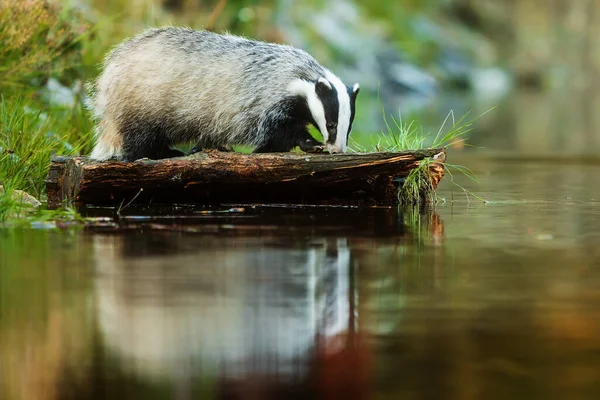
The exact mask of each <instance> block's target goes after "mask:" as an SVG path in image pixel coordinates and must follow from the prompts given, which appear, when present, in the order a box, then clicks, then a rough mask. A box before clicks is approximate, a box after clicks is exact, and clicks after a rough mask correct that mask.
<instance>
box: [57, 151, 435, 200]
mask: <svg viewBox="0 0 600 400" xmlns="http://www.w3.org/2000/svg"><path fill="white" fill-rule="evenodd" d="M445 157H446V153H445V150H444V149H428V150H418V151H405V152H398V153H347V154H336V155H329V154H299V153H277V154H242V153H233V152H231V153H228V152H219V151H206V152H200V153H196V154H193V155H190V156H187V157H178V158H171V159H164V160H148V159H143V160H138V161H135V162H117V161H106V162H95V161H91V160H89V159H88V158H87V157H75V158H71V157H59V156H55V157H53V158H52V162H51V165H50V169H49V172H48V178H47V180H46V188H47V194H48V207H49V208H51V209H54V208H58V207H60V206H61V205H63V204H66V203H68V204H75V205H76V206H89V205H93V206H111V205H112V206H118V205H122V204H154V205H158V204H190V203H192V204H201V205H212V204H224V203H237V204H253V203H285V204H337V205H339V204H343V205H352V204H354V205H355V204H359V205H360V204H372V205H391V204H395V203H397V201H398V198H397V190H398V184H399V182H400V181H401V179H399V178H403V177H406V176H407V175H408V174H409V172H410V171H411V170H412V169H414V168H416V167H417V166H418V163H419V161H420V160H423V159H424V158H435V159H436V160H437V161H439V162H443V161H444V160H445ZM430 168H431V173H432V179H433V181H434V184H435V185H436V186H437V183H438V182H439V180H440V179H441V178H442V176H443V168H440V164H439V163H437V162H436V163H433V164H431V166H430Z"/></svg>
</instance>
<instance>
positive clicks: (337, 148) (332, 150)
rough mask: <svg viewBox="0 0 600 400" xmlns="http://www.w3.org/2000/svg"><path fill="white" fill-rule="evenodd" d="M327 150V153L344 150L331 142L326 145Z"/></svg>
mask: <svg viewBox="0 0 600 400" xmlns="http://www.w3.org/2000/svg"><path fill="white" fill-rule="evenodd" d="M327 151H328V152H329V154H338V153H343V152H344V150H342V149H341V148H340V147H339V146H336V145H332V144H328V145H327Z"/></svg>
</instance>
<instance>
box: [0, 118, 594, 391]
mask: <svg viewBox="0 0 600 400" xmlns="http://www.w3.org/2000/svg"><path fill="white" fill-rule="evenodd" d="M505 115H511V114H505ZM523 118H524V117H523ZM517 125H518V124H517ZM531 131H532V132H537V131H536V130H533V129H532V130H531ZM577 132H580V133H577ZM577 132H575V133H574V134H575V135H583V136H584V137H585V136H586V135H590V134H589V130H585V129H582V130H580V131H579V130H578V131H577ZM532 134H537V133H532ZM523 135H527V134H526V133H523ZM540 135H541V134H540ZM483 137H485V135H484V136H483ZM492 137H494V140H497V137H498V136H497V135H496V136H492ZM508 137H510V135H509V136H508ZM540 137H541V136H540ZM576 139H577V138H576ZM523 140H525V142H527V140H526V139H523ZM531 140H533V139H531ZM484 141H485V140H484ZM583 143H585V141H584V142H583ZM588 143H590V142H588ZM484 144H485V143H484ZM526 147H527V146H526ZM560 147H561V145H560V143H558V144H557V145H548V146H547V148H546V149H545V150H548V151H545V152H544V154H541V153H539V152H538V153H537V155H536V154H533V153H528V152H526V151H522V150H523V149H521V148H520V147H519V145H518V144H517V142H514V141H513V142H510V141H509V142H503V145H502V146H500V145H498V146H495V147H494V148H493V150H494V151H492V149H480V150H472V151H461V150H459V149H455V150H454V151H453V150H451V151H450V157H451V161H452V162H456V163H459V164H463V165H468V166H469V167H471V168H472V169H473V170H474V172H475V173H476V174H477V176H478V177H479V179H480V181H481V183H480V184H479V185H475V184H473V183H470V182H469V181H467V180H465V179H464V178H457V180H458V183H460V184H461V185H464V186H465V187H466V188H468V189H469V190H471V191H473V192H474V193H475V194H476V195H478V196H480V197H482V198H484V199H485V200H487V201H486V203H485V204H484V203H482V202H481V201H478V200H477V199H475V198H471V201H470V202H468V201H467V199H466V197H465V194H464V193H463V192H462V191H461V190H460V189H459V188H458V187H456V186H453V185H452V184H451V183H450V181H449V179H448V177H447V178H446V179H445V181H444V184H443V187H442V188H441V189H440V191H439V195H440V196H441V197H442V198H443V199H445V202H442V203H440V204H439V205H438V207H437V208H436V209H435V210H429V211H427V210H420V211H419V210H411V209H401V210H396V209H376V210H343V209H307V210H301V209H292V210H282V209H269V208H266V209H264V208H257V209H252V208H246V209H245V210H243V211H242V210H236V211H237V212H231V213H219V214H206V213H199V212H196V211H195V210H190V209H179V210H176V211H177V212H178V213H179V214H180V215H185V216H186V218H180V217H178V218H174V217H172V214H173V212H174V210H166V211H165V212H163V213H162V214H163V215H161V216H155V217H153V218H150V217H149V216H148V215H147V213H145V212H144V210H143V209H138V210H133V209H130V210H125V212H124V214H125V218H124V219H123V220H122V221H121V223H120V224H119V228H118V229H113V228H114V227H111V226H106V227H97V228H95V229H88V230H75V231H74V230H57V231H52V230H4V231H0V398H2V399H9V400H12V399H19V400H20V399H40V400H44V399H61V400H63V399H65V400H66V399H115V398H123V399H125V398H127V399H192V398H193V399H198V398H202V399H212V398H215V399H221V398H240V399H280V398H284V396H289V397H291V398H324V399H333V398H344V399H367V398H381V399H397V398H403V399H412V398H415V399H416V398H419V399H420V398H433V399H446V398H448V399H471V398H472V399H480V398H497V399H507V398H514V399H530V398H534V397H537V398H544V399H549V398H560V399H564V398H570V399H588V398H589V399H592V398H594V399H595V398H597V397H598V395H599V394H600V336H599V335H598V332H600V291H599V290H598V287H600V272H599V269H598V266H599V265H600V247H599V246H598V245H599V244H600V223H599V222H600V186H599V185H598V184H597V182H598V178H597V177H598V176H600V159H597V158H594V157H593V156H589V154H586V157H585V158H581V157H579V156H578V155H581V154H583V152H581V151H573V152H569V154H567V155H565V154H563V153H561V152H560ZM583 147H585V146H583ZM592 147H593V146H592ZM498 150H499V151H498ZM547 153H553V154H555V157H546V154H547ZM587 153H589V152H587Z"/></svg>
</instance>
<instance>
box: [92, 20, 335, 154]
mask: <svg viewBox="0 0 600 400" xmlns="http://www.w3.org/2000/svg"><path fill="white" fill-rule="evenodd" d="M324 73H325V71H324V68H323V67H321V65H319V64H318V63H317V62H316V61H315V60H314V59H313V58H312V57H311V56H310V55H308V54H307V53H306V52H304V51H302V50H299V49H296V48H293V47H291V46H286V45H277V44H271V43H264V42H259V41H252V40H248V39H244V38H241V37H237V36H231V35H219V34H215V33H211V32H207V31H194V30H190V29H184V28H161V29H151V30H148V31H146V32H145V33H143V34H141V35H139V36H137V37H135V38H134V39H131V40H129V41H126V42H125V43H123V44H122V45H120V46H119V47H117V48H116V49H115V50H113V51H112V52H111V53H110V54H109V56H108V57H107V59H106V61H105V66H104V72H103V73H102V75H101V76H100V78H99V79H98V82H97V84H96V95H95V99H94V109H95V110H96V114H97V115H98V116H99V117H101V116H102V115H106V114H110V115H111V116H113V117H114V118H115V119H117V120H122V121H129V122H130V121H131V120H132V119H133V120H135V118H136V117H140V118H141V117H143V118H144V119H145V120H149V119H153V118H154V119H157V120H158V119H160V120H162V121H168V122H169V123H170V125H169V126H171V127H172V128H171V131H170V132H171V134H172V135H173V136H177V137H173V139H177V141H186V140H202V138H198V137H197V135H198V132H197V127H198V126H202V127H203V130H202V131H203V132H204V134H205V135H206V136H207V137H206V140H207V141H214V138H216V137H220V138H222V141H223V143H227V142H229V143H245V144H249V145H252V144H258V143H259V142H260V140H261V138H259V137H256V129H255V128H256V126H257V125H258V124H259V123H260V118H261V117H262V114H263V112H264V110H266V109H269V108H270V107H272V106H273V105H275V104H277V103H279V102H281V101H282V99H284V98H285V97H288V96H290V93H289V85H290V82H292V81H294V80H297V79H301V80H305V81H313V82H314V81H316V80H317V79H318V77H319V76H323V74H324ZM240 111H243V112H240ZM186 127H189V129H186ZM175 128H177V129H175ZM182 132H183V135H182ZM201 134H202V132H201Z"/></svg>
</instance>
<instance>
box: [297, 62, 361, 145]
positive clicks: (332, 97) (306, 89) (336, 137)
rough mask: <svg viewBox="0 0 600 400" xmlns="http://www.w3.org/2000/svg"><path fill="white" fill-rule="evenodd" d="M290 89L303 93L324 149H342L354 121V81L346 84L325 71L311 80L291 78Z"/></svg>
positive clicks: (346, 142) (355, 94) (356, 86)
mask: <svg viewBox="0 0 600 400" xmlns="http://www.w3.org/2000/svg"><path fill="white" fill-rule="evenodd" d="M293 90H294V91H295V92H297V93H298V92H301V93H302V95H303V96H305V97H306V101H307V103H308V108H309V110H310V113H311V116H312V119H313V121H314V124H315V125H316V127H317V129H319V131H320V132H321V134H322V135H323V140H324V144H325V146H326V147H327V150H328V151H329V152H330V153H345V152H346V147H347V145H348V136H349V135H350V131H351V130H352V123H353V122H354V110H355V103H356V96H357V95H358V92H359V86H358V83H356V84H354V86H351V87H349V86H346V85H344V84H343V83H342V81H341V80H340V79H339V78H338V77H337V76H335V75H334V74H332V73H331V72H329V71H326V76H325V77H321V78H319V79H318V80H317V81H316V82H315V83H314V84H308V82H302V83H299V82H295V83H294V86H293Z"/></svg>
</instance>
